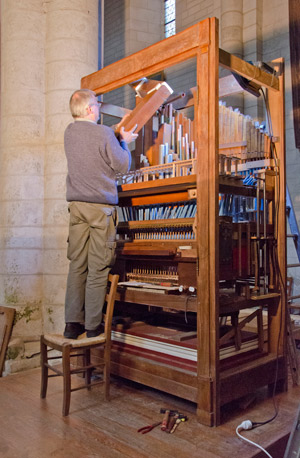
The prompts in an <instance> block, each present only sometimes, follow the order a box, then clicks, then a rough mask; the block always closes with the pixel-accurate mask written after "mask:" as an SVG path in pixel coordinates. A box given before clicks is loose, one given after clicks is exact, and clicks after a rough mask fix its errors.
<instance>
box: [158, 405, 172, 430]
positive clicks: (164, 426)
mask: <svg viewBox="0 0 300 458" xmlns="http://www.w3.org/2000/svg"><path fill="white" fill-rule="evenodd" d="M161 411H162V409H161ZM169 419H170V410H168V409H166V410H165V414H164V418H163V420H162V422H161V427H160V429H161V430H162V431H165V430H166V429H167V427H168V423H169Z"/></svg>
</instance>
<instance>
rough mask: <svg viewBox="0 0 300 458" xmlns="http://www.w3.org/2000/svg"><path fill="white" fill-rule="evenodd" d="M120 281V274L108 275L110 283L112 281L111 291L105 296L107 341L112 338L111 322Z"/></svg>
mask: <svg viewBox="0 0 300 458" xmlns="http://www.w3.org/2000/svg"><path fill="white" fill-rule="evenodd" d="M118 282H119V275H112V274H109V276H108V283H110V286H109V292H108V293H107V294H106V297H105V300H106V312H105V329H104V333H105V337H106V341H107V340H110V335H111V322H112V317H113V313H114V305H115V298H116V293H117V288H118Z"/></svg>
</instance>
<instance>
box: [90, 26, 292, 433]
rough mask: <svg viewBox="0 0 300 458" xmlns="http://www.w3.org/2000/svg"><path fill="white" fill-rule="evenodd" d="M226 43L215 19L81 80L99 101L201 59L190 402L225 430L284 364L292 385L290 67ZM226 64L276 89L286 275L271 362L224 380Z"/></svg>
mask: <svg viewBox="0 0 300 458" xmlns="http://www.w3.org/2000/svg"><path fill="white" fill-rule="evenodd" d="M218 43H219V36H218V20H217V19H216V18H208V19H205V20H204V21H202V22H200V23H198V24H196V25H194V26H192V27H190V28H188V29H186V30H184V31H182V32H180V33H178V34H177V35H175V36H172V37H170V38H167V39H165V40H163V41H161V42H158V43H155V44H154V45H152V46H150V47H148V48H145V49H143V50H141V51H139V52H137V53H135V54H133V55H131V56H128V57H125V58H124V59H122V60H120V61H118V62H115V63H113V64H111V65H109V66H107V67H105V68H103V69H102V70H99V71H98V72H95V73H93V74H91V75H87V76H85V77H83V78H82V80H81V87H84V88H89V89H91V90H94V91H95V92H96V94H97V95H99V94H103V93H105V92H108V91H111V90H114V89H117V88H119V87H121V86H123V85H125V84H128V83H131V82H133V81H135V80H137V79H140V78H142V77H145V76H148V75H150V74H153V73H156V72H159V71H163V70H164V69H166V68H168V67H170V66H173V65H175V64H178V63H180V62H183V61H185V60H187V59H189V58H192V57H193V58H196V62H197V88H196V89H197V91H196V95H195V96H194V106H195V110H194V113H195V120H196V123H195V124H196V126H197V128H196V141H197V144H198V151H199V153H198V159H197V173H196V176H197V178H196V180H197V188H198V190H199V192H198V193H197V208H198V211H197V215H198V222H197V227H198V238H197V252H198V272H197V307H196V308H197V311H198V319H197V323H198V371H197V379H196V380H194V379H193V380H192V381H191V392H190V396H189V397H188V399H192V400H194V401H196V403H197V415H198V419H199V421H200V422H201V423H203V424H206V425H210V426H212V425H218V424H219V423H220V408H221V405H223V404H224V403H226V402H229V401H231V400H232V399H235V398H236V397H238V396H242V395H245V394H248V393H249V392H250V390H251V389H252V388H255V387H260V386H263V385H266V384H268V385H270V386H271V385H272V384H273V382H274V381H275V373H276V359H277V357H279V365H278V368H279V369H278V374H279V375H278V377H279V380H280V382H281V388H286V380H287V374H286V372H287V371H286V359H285V332H284V330H285V324H284V311H285V307H286V296H285V293H284V292H283V291H284V290H285V289H284V288H285V285H286V251H285V240H286V239H285V167H284V164H285V159H284V124H283V123H284V113H283V109H284V108H283V107H284V103H283V97H284V96H283V94H284V89H283V87H284V86H283V71H282V70H283V68H282V66H283V62H282V61H278V62H277V64H278V65H280V66H281V68H280V72H279V77H277V76H272V75H269V74H267V73H266V72H264V71H263V70H261V69H259V70H258V69H256V67H254V66H253V65H251V64H248V63H246V62H244V61H242V60H241V59H239V58H237V57H235V56H232V55H230V54H228V53H226V52H225V51H223V50H219V47H218ZM219 64H220V65H221V66H223V67H225V68H229V69H230V70H232V71H234V72H236V73H238V74H240V75H242V76H244V77H246V78H249V80H252V81H254V82H255V83H257V84H259V85H261V86H264V87H266V88H268V89H270V91H268V95H269V104H270V109H271V111H272V113H275V118H274V120H273V135H274V136H275V137H278V142H277V144H276V145H277V151H278V158H279V163H280V194H278V196H276V197H275V206H276V207H277V208H278V232H277V243H278V265H279V269H280V271H281V275H280V278H281V291H282V294H281V298H280V300H279V302H276V303H274V305H271V306H270V310H271V313H270V328H269V329H270V331H269V351H270V354H269V355H268V357H267V358H265V359H262V360H261V361H260V363H256V364H249V365H248V366H245V367H243V368H236V369H235V370H231V371H224V372H222V373H221V371H220V365H219V356H218V350H219V346H218V345H219V342H218V338H219V335H218V334H219V325H218V323H219V297H218V294H219V292H218V288H219V286H218V284H219V277H218V275H219V274H218V265H219V257H218V243H219V234H218V225H219V215H218V195H219V172H218V146H219V139H218V135H219V134H218V132H219V129H218V98H219V97H218V90H219ZM225 92H226V91H225ZM278 336H279V340H278ZM278 341H279V342H280V345H279V350H278V348H277V342H278ZM116 373H118V371H116ZM131 374H132V375H131ZM122 375H123V376H125V377H126V376H128V378H131V377H132V379H134V380H137V381H140V382H141V383H147V377H145V375H143V374H142V372H141V370H140V369H139V368H137V367H135V368H134V367H132V371H131V370H129V369H128V368H127V369H126V371H124V372H123V373H122ZM187 378H188V377H187ZM245 381H246V382H245ZM174 383H175V382H174ZM251 384H252V385H251ZM250 385H251V386H250ZM151 386H154V387H159V388H160V389H162V390H166V391H168V381H167V380H164V379H163V377H162V376H161V374H160V375H159V376H158V377H157V379H155V382H153V384H152V385H151ZM232 386H234V389H235V390H236V393H233V389H232ZM183 392H184V389H183V388H180V387H179V386H178V390H177V388H176V392H175V393H174V394H176V395H179V396H180V395H181V393H183Z"/></svg>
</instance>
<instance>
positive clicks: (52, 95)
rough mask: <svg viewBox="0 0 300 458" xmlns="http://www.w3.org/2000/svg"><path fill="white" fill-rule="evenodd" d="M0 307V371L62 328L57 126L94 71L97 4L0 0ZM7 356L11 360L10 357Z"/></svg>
mask: <svg viewBox="0 0 300 458" xmlns="http://www.w3.org/2000/svg"><path fill="white" fill-rule="evenodd" d="M1 8H2V9H1V21H2V39H1V74H2V79H1V86H2V87H1V90H2V92H1V115H2V123H1V155H0V176H1V182H0V199H1V213H0V244H1V245H0V249H1V267H0V304H1V305H6V306H13V307H14V308H15V309H16V310H17V317H16V318H17V319H16V324H15V325H14V328H13V338H12V344H11V347H10V348H9V352H8V357H9V358H11V359H10V360H9V361H8V362H7V364H6V372H7V373H8V372H10V371H12V372H13V371H16V370H19V369H23V368H27V367H33V366H34V365H38V364H39V357H38V356H36V357H33V358H30V359H27V356H32V354H36V353H38V349H39V343H38V340H39V335H40V334H41V333H42V332H48V331H50V332H52V331H59V332H61V331H62V330H63V327H64V319H63V310H64V293H65V283H66V274H67V268H68V262H67V258H66V248H67V243H66V241H67V225H68V213H67V203H66V201H65V179H66V161H65V156H64V148H63V134H64V129H65V127H66V126H67V124H68V123H69V122H71V121H72V118H71V115H70V114H69V107H68V102H69V98H70V95H71V94H72V92H73V91H74V90H75V89H78V88H79V87H80V80H81V77H82V76H84V75H87V74H89V73H92V72H94V71H96V70H98V0H85V1H82V0H72V1H70V0H50V1H47V2H45V1H43V0H27V1H26V2H25V1H21V2H20V1H19V2H14V1H11V0H3V1H2V2H1ZM12 358H15V359H14V360H13V359H12Z"/></svg>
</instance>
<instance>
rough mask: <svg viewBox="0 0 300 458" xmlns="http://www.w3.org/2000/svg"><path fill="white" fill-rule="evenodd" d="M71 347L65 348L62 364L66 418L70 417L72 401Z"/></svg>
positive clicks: (63, 411)
mask: <svg viewBox="0 0 300 458" xmlns="http://www.w3.org/2000/svg"><path fill="white" fill-rule="evenodd" d="M70 348H71V347H70V346H69V345H66V346H63V350H62V364H63V378H64V394H63V408H62V414H63V416H64V417H67V416H68V415H69V410H70V401H71V372H70V371H71V368H70Z"/></svg>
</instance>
